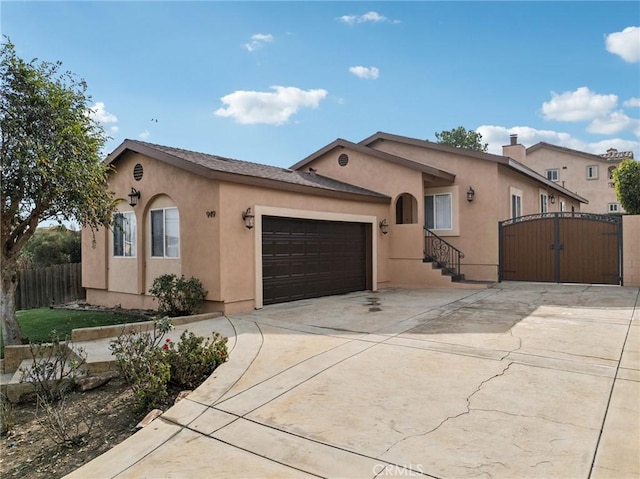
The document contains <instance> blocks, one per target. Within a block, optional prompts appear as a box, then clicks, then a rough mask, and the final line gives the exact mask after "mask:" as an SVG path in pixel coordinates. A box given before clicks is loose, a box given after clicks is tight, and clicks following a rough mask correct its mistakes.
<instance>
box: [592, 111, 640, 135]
mask: <svg viewBox="0 0 640 479" xmlns="http://www.w3.org/2000/svg"><path fill="white" fill-rule="evenodd" d="M626 130H629V131H632V132H633V133H634V134H635V135H636V136H640V120H637V119H635V118H630V117H628V116H627V115H626V114H625V113H624V112H623V111H621V110H619V111H614V112H612V113H609V114H608V115H606V116H603V117H601V118H595V119H594V120H593V121H592V122H591V124H589V126H588V127H587V131H588V132H589V133H600V134H603V135H613V134H615V133H620V132H622V131H626Z"/></svg>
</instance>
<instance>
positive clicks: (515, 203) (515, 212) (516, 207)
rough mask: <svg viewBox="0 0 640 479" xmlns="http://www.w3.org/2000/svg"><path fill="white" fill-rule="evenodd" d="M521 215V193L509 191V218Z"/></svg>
mask: <svg viewBox="0 0 640 479" xmlns="http://www.w3.org/2000/svg"><path fill="white" fill-rule="evenodd" d="M520 216H522V193H521V192H515V191H512V192H511V219H515V218H519V217H520Z"/></svg>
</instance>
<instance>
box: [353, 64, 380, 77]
mask: <svg viewBox="0 0 640 479" xmlns="http://www.w3.org/2000/svg"><path fill="white" fill-rule="evenodd" d="M349 71H350V72H351V73H353V74H354V75H355V76H357V77H358V78H364V79H365V80H375V79H377V78H378V75H379V74H380V70H378V69H377V68H376V67H361V66H357V67H351V68H349Z"/></svg>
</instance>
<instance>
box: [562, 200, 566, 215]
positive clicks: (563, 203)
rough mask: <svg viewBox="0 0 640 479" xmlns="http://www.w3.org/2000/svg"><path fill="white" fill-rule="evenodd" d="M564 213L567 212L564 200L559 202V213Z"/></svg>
mask: <svg viewBox="0 0 640 479" xmlns="http://www.w3.org/2000/svg"><path fill="white" fill-rule="evenodd" d="M565 211H567V204H566V203H565V202H564V200H560V212H561V213H564V212H565Z"/></svg>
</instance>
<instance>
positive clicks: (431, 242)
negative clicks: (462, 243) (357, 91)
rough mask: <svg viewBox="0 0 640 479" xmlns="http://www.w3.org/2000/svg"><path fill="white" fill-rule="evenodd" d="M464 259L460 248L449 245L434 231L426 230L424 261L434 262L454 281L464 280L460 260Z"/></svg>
mask: <svg viewBox="0 0 640 479" xmlns="http://www.w3.org/2000/svg"><path fill="white" fill-rule="evenodd" d="M462 258H464V253H463V252H462V251H460V250H459V249H458V248H456V247H455V246H453V245H452V244H451V243H448V242H447V241H445V240H444V239H442V238H441V237H440V236H438V235H437V234H435V233H434V232H433V231H431V230H430V229H428V228H427V227H425V228H424V260H425V261H427V262H434V263H436V264H437V265H438V267H439V268H442V269H443V270H444V271H445V272H446V273H447V274H449V275H451V279H452V280H453V281H460V280H462V279H464V275H463V274H462V273H461V272H460V260H461V259H462Z"/></svg>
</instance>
